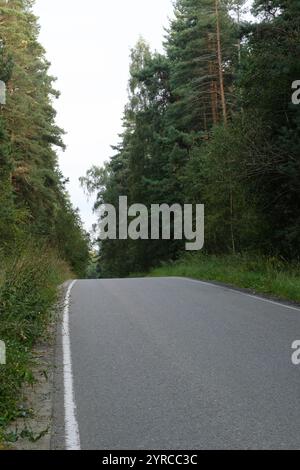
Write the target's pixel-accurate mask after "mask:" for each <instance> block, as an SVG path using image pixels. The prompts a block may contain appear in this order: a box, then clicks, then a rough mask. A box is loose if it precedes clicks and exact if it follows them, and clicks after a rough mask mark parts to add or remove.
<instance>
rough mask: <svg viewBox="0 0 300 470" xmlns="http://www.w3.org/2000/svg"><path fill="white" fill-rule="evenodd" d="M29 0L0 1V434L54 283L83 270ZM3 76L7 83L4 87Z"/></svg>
mask: <svg viewBox="0 0 300 470" xmlns="http://www.w3.org/2000/svg"><path fill="white" fill-rule="evenodd" d="M32 6H33V2H32V1H31V0H10V1H9V2H6V1H2V0H1V2H0V80H1V82H2V88H4V89H6V100H4V96H2V105H0V340H1V341H4V342H5V343H6V349H7V365H6V366H5V367H4V366H1V367H0V441H1V438H3V426H5V425H6V424H7V423H9V422H10V421H11V420H12V419H14V418H15V417H17V416H19V413H20V411H19V408H18V404H19V400H20V396H19V392H20V390H21V386H22V384H23V383H24V382H30V383H31V382H32V381H33V376H32V372H31V368H32V357H31V349H32V346H33V345H34V343H35V341H36V340H37V339H38V338H40V336H41V335H43V334H45V333H46V331H47V320H48V319H49V313H50V310H51V309H52V307H53V305H54V303H55V301H56V300H57V287H58V285H59V284H62V283H63V281H65V280H67V279H70V278H71V277H73V276H74V275H76V276H79V277H80V276H85V272H86V267H87V263H88V260H89V237H88V235H87V234H86V233H85V231H84V230H83V227H82V224H81V221H80V217H79V214H78V211H77V210H75V209H74V208H73V207H72V204H71V202H70V199H69V196H68V193H67V191H66V180H65V179H64V177H63V176H62V174H61V173H60V171H59V168H58V158H57V150H58V149H63V148H64V143H63V134H64V132H63V131H62V130H61V129H60V128H59V127H57V125H56V123H55V116H56V113H55V109H54V105H53V103H54V100H55V99H56V98H57V97H58V96H59V95H58V93H57V91H56V90H55V88H54V79H53V77H51V75H50V74H49V66H50V64H49V63H48V62H47V60H46V58H45V51H44V50H43V48H42V47H41V45H40V44H39V41H38V35H39V26H38V23H37V19H36V17H35V16H34V15H33V13H32ZM3 84H5V86H4V87H3Z"/></svg>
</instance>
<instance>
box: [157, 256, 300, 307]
mask: <svg viewBox="0 0 300 470" xmlns="http://www.w3.org/2000/svg"><path fill="white" fill-rule="evenodd" d="M149 275H150V276H151V277H159V276H166V277H168V276H179V277H190V278H194V279H200V280H205V281H218V282H223V283H226V284H230V285H232V286H235V287H240V288H246V289H251V290H252V291H255V292H257V293H262V294H267V295H271V296H274V297H277V298H278V299H284V300H290V301H293V302H297V303H300V265H299V264H294V265H292V264H288V263H286V262H284V261H281V260H278V259H277V258H264V257H259V256H250V255H235V256H232V255H231V256H229V255H228V256H213V255H205V254H203V253H197V254H189V255H185V256H184V257H183V258H181V259H180V260H178V261H176V262H173V263H168V264H164V265H162V266H161V267H159V268H156V269H154V270H152V271H151V272H150V274H149Z"/></svg>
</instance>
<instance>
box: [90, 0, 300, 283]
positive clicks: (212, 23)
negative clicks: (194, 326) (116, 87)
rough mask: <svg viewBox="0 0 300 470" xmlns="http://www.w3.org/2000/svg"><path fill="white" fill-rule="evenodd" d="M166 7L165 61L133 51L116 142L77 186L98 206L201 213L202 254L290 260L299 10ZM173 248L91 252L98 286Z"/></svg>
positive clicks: (124, 246) (125, 246) (142, 47)
mask: <svg viewBox="0 0 300 470" xmlns="http://www.w3.org/2000/svg"><path fill="white" fill-rule="evenodd" d="M244 3H245V2H244V1H243V0H177V1H176V2H175V5H174V8H175V17H174V19H173V20H172V21H171V23H170V25H169V28H168V30H167V35H166V39H165V53H164V54H162V55H161V54H157V53H152V52H151V51H150V50H149V47H148V46H147V44H146V43H145V42H144V41H143V40H140V41H139V42H138V44H137V46H136V48H135V49H134V50H133V51H132V56H131V63H132V65H131V69H130V80H129V89H130V92H129V100H128V105H127V106H126V109H125V112H124V132H123V134H122V135H121V136H120V145H119V146H118V148H116V149H115V156H113V157H112V159H111V160H110V162H109V163H107V164H106V166H105V168H103V169H99V168H93V169H91V171H89V172H88V174H87V175H86V177H85V178H83V179H82V183H83V185H84V186H86V188H87V189H88V190H89V191H90V192H94V193H96V194H97V203H96V208H97V207H99V205H100V204H101V203H103V202H105V203H111V204H114V205H115V206H117V199H118V196H119V195H127V196H128V198H129V203H135V202H139V203H144V204H146V205H148V206H149V205H150V204H153V203H164V202H166V203H169V204H172V203H173V202H178V203H181V204H183V203H191V202H192V203H204V204H205V205H206V251H207V252H209V253H219V254H222V253H224V254H226V253H229V254H230V253H233V254H235V253H241V252H245V251H250V252H253V251H255V252H258V253H261V254H265V255H272V256H278V257H283V258H285V259H287V260H290V259H294V260H295V259H296V260H298V259H299V256H300V249H299V247H300V229H299V227H300V216H299V206H300V199H299V198H300V186H299V170H300V166H299V165H300V160H299V151H300V141H299V135H300V133H299V125H300V114H299V113H300V106H296V105H293V104H292V100H291V95H292V90H291V85H292V82H293V81H294V80H297V79H299V78H300V62H299V60H297V59H296V58H297V57H299V52H300V51H299V44H300V41H299V39H300V37H299V34H300V31H299V20H300V4H299V2H298V1H297V0H268V1H265V0H256V1H255V2H254V4H253V14H254V16H256V21H255V23H251V24H250V23H247V22H245V21H243V20H242V15H241V12H242V9H243V5H244ZM182 249H183V248H182V244H180V243H178V242H170V243H169V242H168V243H167V242H161V241H160V242H159V241H151V242H150V241H149V242H146V241H138V242H130V241H124V240H122V241H105V242H101V243H100V258H99V269H100V270H101V273H102V275H103V276H126V275H128V274H129V273H132V272H138V271H141V272H145V271H147V270H148V269H149V268H151V267H153V266H155V265H157V264H159V263H160V262H161V261H164V260H167V259H174V258H177V257H178V256H179V255H180V253H181V252H182Z"/></svg>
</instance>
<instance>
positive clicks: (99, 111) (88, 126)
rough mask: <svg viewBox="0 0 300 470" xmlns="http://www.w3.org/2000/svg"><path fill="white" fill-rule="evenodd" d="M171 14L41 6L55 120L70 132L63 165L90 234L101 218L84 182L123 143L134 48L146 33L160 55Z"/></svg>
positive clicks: (156, 0) (72, 2)
mask: <svg viewBox="0 0 300 470" xmlns="http://www.w3.org/2000/svg"><path fill="white" fill-rule="evenodd" d="M172 11H173V9H172V0H84V1H82V0H36V6H35V13H36V14H37V15H38V16H39V17H40V21H39V23H40V26H41V38H40V40H41V43H42V44H43V46H44V47H45V49H46V51H47V58H48V59H49V60H50V61H51V63H52V67H51V72H52V74H53V75H55V76H56V77H57V79H58V80H57V83H56V87H57V89H58V90H59V91H60V92H61V97H60V99H59V101H58V102H57V103H56V105H55V106H56V109H57V111H58V116H57V122H58V124H59V125H60V126H61V127H63V128H64V129H65V131H66V132H67V135H66V137H65V142H66V144H67V150H66V152H65V153H63V154H61V155H60V167H61V169H62V171H63V173H64V175H65V176H66V177H69V178H70V184H69V187H68V189H69V192H70V194H71V198H72V202H73V204H74V205H75V207H79V209H80V211H81V216H82V219H83V221H84V222H85V225H86V228H87V229H90V228H91V226H92V223H94V222H95V220H96V217H95V216H94V215H93V214H92V211H91V205H92V204H91V203H89V204H88V203H87V201H86V196H85V195H84V193H83V191H82V189H81V188H80V185H79V182H78V178H79V177H80V176H83V175H85V173H86V171H87V170H88V168H90V166H91V165H93V164H96V165H101V164H102V163H103V162H104V161H106V160H108V158H109V157H110V156H111V155H112V151H111V149H110V145H112V144H116V143H117V142H118V137H117V136H118V133H120V131H121V117H122V113H123V109H124V105H125V103H126V99H127V82H128V73H129V53H130V48H131V47H133V46H134V45H135V43H136V42H137V40H138V38H139V36H140V35H142V36H143V37H144V38H145V39H146V40H147V41H148V42H149V43H150V44H151V46H152V48H153V49H157V50H162V41H163V36H164V27H166V26H167V25H168V17H170V16H172Z"/></svg>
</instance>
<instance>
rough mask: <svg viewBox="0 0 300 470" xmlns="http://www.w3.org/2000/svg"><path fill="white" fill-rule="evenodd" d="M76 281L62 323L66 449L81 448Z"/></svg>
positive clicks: (70, 287)
mask: <svg viewBox="0 0 300 470" xmlns="http://www.w3.org/2000/svg"><path fill="white" fill-rule="evenodd" d="M75 282H76V281H73V282H72V283H71V284H70V285H69V287H68V290H67V293H66V297H65V306H64V317H63V325H62V345H63V362H64V406H65V438H66V450H80V436H79V427H78V422H77V419H76V404H75V398H74V386H73V372H72V355H71V341H70V323H69V312H70V297H71V291H72V288H73V286H74V284H75Z"/></svg>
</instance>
